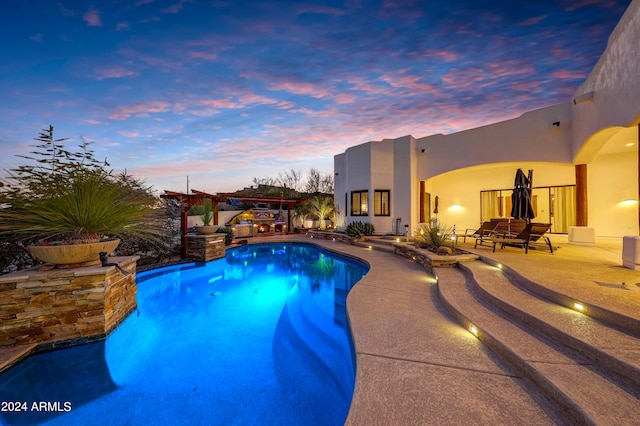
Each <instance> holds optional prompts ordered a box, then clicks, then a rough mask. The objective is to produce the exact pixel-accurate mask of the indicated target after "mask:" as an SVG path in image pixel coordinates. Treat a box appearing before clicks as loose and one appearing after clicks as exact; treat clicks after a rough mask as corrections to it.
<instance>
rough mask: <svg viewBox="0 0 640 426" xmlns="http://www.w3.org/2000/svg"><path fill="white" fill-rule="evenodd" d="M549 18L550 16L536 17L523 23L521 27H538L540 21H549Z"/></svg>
mask: <svg viewBox="0 0 640 426" xmlns="http://www.w3.org/2000/svg"><path fill="white" fill-rule="evenodd" d="M548 16H549V15H541V16H535V17H533V18H529V19H527V20H526V21H523V22H522V24H521V25H524V26H530V25H536V24H538V23H539V22H540V21H543V20H545V19H547V17H548Z"/></svg>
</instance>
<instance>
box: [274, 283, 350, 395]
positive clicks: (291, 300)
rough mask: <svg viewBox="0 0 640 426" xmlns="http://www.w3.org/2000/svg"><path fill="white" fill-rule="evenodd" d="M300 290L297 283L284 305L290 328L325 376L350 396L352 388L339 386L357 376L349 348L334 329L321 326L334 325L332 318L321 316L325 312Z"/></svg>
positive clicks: (307, 354)
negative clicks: (332, 330)
mask: <svg viewBox="0 0 640 426" xmlns="http://www.w3.org/2000/svg"><path fill="white" fill-rule="evenodd" d="M300 292H301V290H300V288H299V287H298V286H297V285H296V286H294V288H292V290H291V293H290V295H289V297H288V299H287V304H286V307H285V310H286V313H287V320H288V322H289V324H290V326H291V330H292V332H293V333H295V335H296V337H297V339H298V343H299V344H300V345H301V347H304V348H305V353H306V356H307V357H308V358H309V359H314V362H315V363H317V364H318V365H319V366H321V367H320V368H321V369H322V370H323V371H324V373H325V375H326V376H327V377H330V378H332V380H333V381H334V382H335V383H336V385H338V387H339V388H340V391H341V392H342V391H345V392H347V393H345V395H344V396H345V397H348V398H350V397H351V394H350V393H349V392H350V391H352V389H348V390H347V389H343V388H342V387H341V386H340V384H341V383H343V382H344V381H345V380H347V379H348V380H353V378H354V376H355V373H354V369H353V364H352V362H351V352H350V349H349V347H346V348H345V347H344V345H343V344H342V343H341V342H339V341H338V340H336V336H335V335H334V334H332V333H331V331H329V330H325V329H324V328H323V327H322V324H325V325H326V324H329V325H330V326H331V327H335V325H334V324H333V321H332V320H331V319H330V318H325V320H322V319H321V318H319V317H318V316H319V315H321V316H322V315H324V316H325V317H326V316H327V314H326V312H325V311H324V310H320V309H319V308H317V307H314V306H312V305H313V303H312V302H311V303H310V302H309V301H306V300H305V299H304V298H303V297H301V293H300Z"/></svg>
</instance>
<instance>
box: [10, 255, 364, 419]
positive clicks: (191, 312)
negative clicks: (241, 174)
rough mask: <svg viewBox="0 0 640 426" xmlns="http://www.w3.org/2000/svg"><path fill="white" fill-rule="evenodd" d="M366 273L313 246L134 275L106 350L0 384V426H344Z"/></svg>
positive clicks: (90, 348)
mask: <svg viewBox="0 0 640 426" xmlns="http://www.w3.org/2000/svg"><path fill="white" fill-rule="evenodd" d="M366 272H367V267H366V266H364V265H363V264H361V263H358V262H355V261H352V260H350V259H346V258H343V257H339V256H336V255H334V254H331V253H329V252H326V251H323V250H321V249H319V248H317V247H315V246H312V245H306V244H277V245H274V244H258V245H251V246H246V247H241V248H237V249H231V250H228V251H227V256H226V258H225V259H220V260H216V261H213V262H209V263H206V264H188V265H180V266H174V267H167V268H162V269H159V270H153V271H149V272H144V273H141V274H138V296H137V299H138V309H137V310H136V311H135V312H134V313H133V314H131V315H130V316H129V317H128V318H127V319H126V320H125V321H124V322H123V323H122V324H121V325H120V326H119V327H118V328H117V329H116V330H115V331H114V332H113V333H112V334H111V335H110V336H109V338H108V339H106V340H105V341H101V342H97V343H92V344H88V345H82V346H76V347H72V348H68V349H64V350H59V351H54V352H48V353H43V354H38V355H35V356H32V357H30V358H28V359H27V360H25V361H23V362H22V363H20V364H19V365H17V366H15V367H13V368H11V369H10V370H8V371H7V372H5V373H3V374H2V375H0V401H4V408H5V409H6V408H12V409H13V411H12V412H7V411H0V422H2V423H3V424H8V425H32V424H51V425H65V426H66V425H75V424H78V425H86V424H92V425H96V424H105V425H124V424H136V425H137V424H142V425H149V426H150V425H160V424H170V425H182V424H189V425H197V424H206V425H233V424H237V425H249V424H259V425H305V424H308V425H339V424H343V423H344V420H345V418H346V415H347V412H348V409H349V405H350V402H351V396H352V392H353V385H354V365H353V357H352V353H351V345H350V339H349V335H348V327H347V323H346V306H345V305H346V295H347V292H348V291H349V289H350V288H351V287H352V286H353V285H354V284H355V283H356V282H357V281H358V280H360V279H361V278H362V277H363V275H364V274H365V273H366ZM8 401H11V402H13V403H12V404H11V405H9V404H7V403H6V402H8ZM34 403H35V405H34ZM17 408H25V409H26V412H24V411H23V412H15V410H16V409H17ZM38 410H40V411H38Z"/></svg>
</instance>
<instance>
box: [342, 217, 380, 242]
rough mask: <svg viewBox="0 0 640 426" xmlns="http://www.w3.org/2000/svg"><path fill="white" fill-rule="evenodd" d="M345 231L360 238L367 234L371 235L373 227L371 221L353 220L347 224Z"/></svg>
mask: <svg viewBox="0 0 640 426" xmlns="http://www.w3.org/2000/svg"><path fill="white" fill-rule="evenodd" d="M345 232H346V233H347V235H348V236H350V237H352V238H356V239H362V238H364V237H365V236H367V235H373V233H374V232H375V228H374V226H373V224H372V223H369V222H360V221H355V222H351V223H350V224H349V225H347V229H346V231H345Z"/></svg>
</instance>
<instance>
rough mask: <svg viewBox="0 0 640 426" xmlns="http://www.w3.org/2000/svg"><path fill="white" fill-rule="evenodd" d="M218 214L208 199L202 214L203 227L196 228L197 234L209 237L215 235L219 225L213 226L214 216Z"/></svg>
mask: <svg viewBox="0 0 640 426" xmlns="http://www.w3.org/2000/svg"><path fill="white" fill-rule="evenodd" d="M216 213H217V212H216V211H214V209H213V207H212V204H211V200H210V199H208V198H206V199H205V200H204V202H203V203H202V214H201V215H200V219H202V223H203V225H202V226H196V227H195V229H196V232H197V233H198V234H203V235H209V234H215V233H216V231H217V230H218V225H212V224H211V222H212V221H213V215H214V214H216Z"/></svg>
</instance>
